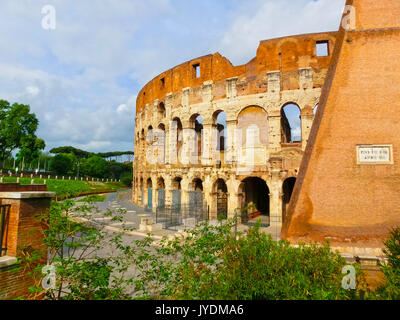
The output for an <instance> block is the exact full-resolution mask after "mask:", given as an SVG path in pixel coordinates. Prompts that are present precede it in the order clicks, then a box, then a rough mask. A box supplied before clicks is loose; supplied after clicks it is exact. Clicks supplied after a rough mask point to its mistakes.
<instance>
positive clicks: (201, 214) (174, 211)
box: [156, 203, 209, 230]
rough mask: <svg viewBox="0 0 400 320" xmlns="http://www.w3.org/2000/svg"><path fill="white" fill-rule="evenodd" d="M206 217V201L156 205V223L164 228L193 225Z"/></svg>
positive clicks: (207, 213)
mask: <svg viewBox="0 0 400 320" xmlns="http://www.w3.org/2000/svg"><path fill="white" fill-rule="evenodd" d="M208 219H209V212H208V207H207V204H206V203H203V204H201V205H197V206H192V205H173V206H158V207H157V209H156V223H161V224H162V225H163V228H164V229H171V230H178V229H180V228H190V227H195V226H196V225H197V224H198V223H200V222H202V221H207V220H208Z"/></svg>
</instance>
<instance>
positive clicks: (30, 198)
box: [0, 184, 54, 299]
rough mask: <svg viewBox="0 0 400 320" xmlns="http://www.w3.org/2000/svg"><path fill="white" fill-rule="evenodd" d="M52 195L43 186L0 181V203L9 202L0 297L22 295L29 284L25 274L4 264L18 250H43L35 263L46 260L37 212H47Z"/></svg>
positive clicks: (25, 292)
mask: <svg viewBox="0 0 400 320" xmlns="http://www.w3.org/2000/svg"><path fill="white" fill-rule="evenodd" d="M44 187H45V186H44ZM52 197H54V193H52V192H47V191H45V190H43V186H35V185H28V186H20V185H16V184H0V204H1V205H7V204H9V205H11V208H10V212H9V215H8V218H7V220H6V229H5V236H4V239H3V246H6V247H7V251H6V254H5V256H3V257H1V258H0V299H14V298H17V297H21V296H25V295H26V294H27V293H28V288H29V286H31V285H33V279H32V278H31V277H30V276H29V275H27V274H24V273H23V272H12V269H13V268H14V267H15V265H7V263H6V262H7V261H8V262H10V261H13V260H15V257H19V256H20V255H21V253H22V250H26V251H31V250H34V251H36V252H42V253H43V256H42V259H41V260H39V261H38V263H40V264H44V263H46V260H47V256H46V252H47V248H46V246H45V245H44V243H43V238H44V233H43V228H44V226H43V225H42V224H41V223H40V221H39V220H38V218H37V215H38V214H44V213H46V212H47V210H48V208H49V207H50V202H51V199H52ZM13 257H14V259H13Z"/></svg>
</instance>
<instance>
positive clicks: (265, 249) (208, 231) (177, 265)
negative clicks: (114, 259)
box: [135, 223, 355, 300]
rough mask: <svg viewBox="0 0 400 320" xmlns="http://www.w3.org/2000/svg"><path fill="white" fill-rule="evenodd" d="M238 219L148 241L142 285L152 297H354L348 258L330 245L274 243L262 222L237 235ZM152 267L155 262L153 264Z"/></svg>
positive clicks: (139, 285) (142, 259)
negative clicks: (346, 275)
mask: <svg viewBox="0 0 400 320" xmlns="http://www.w3.org/2000/svg"><path fill="white" fill-rule="evenodd" d="M232 226H233V225H232V224H230V223H228V224H224V225H219V226H209V225H204V226H203V228H202V229H201V230H200V231H193V232H190V233H191V235H190V237H188V238H186V239H185V240H183V241H174V242H168V241H164V242H163V243H162V245H161V247H160V248H155V249H154V251H155V253H152V252H154V251H152V250H150V249H148V248H147V247H146V245H145V244H144V245H143V247H142V250H141V252H140V254H139V255H138V256H137V259H136V261H135V264H136V265H137V267H138V269H139V270H141V271H142V274H141V277H140V280H138V281H136V290H138V291H140V292H141V297H142V298H146V297H147V298H151V299H154V298H156V299H171V298H172V299H190V300H191V299H199V300H221V299H222V300H225V299H228V300H236V299H267V300H275V299H298V300H303V299H304V300H308V299H350V298H354V297H355V294H354V293H352V292H349V291H346V290H344V289H343V288H342V285H341V282H342V279H343V274H342V273H341V271H342V268H343V266H344V265H345V260H344V259H343V258H342V257H341V256H340V255H339V254H336V253H333V252H332V251H331V250H330V248H329V246H328V245H326V246H324V247H319V246H317V245H311V246H306V245H300V246H299V247H297V248H296V247H292V246H290V244H289V243H288V242H285V241H279V242H274V241H272V239H271V238H270V236H267V235H266V234H264V233H262V232H260V230H259V227H255V228H251V229H250V230H249V232H248V233H246V234H239V236H238V238H236V237H235V236H234V234H233V232H232V231H231V230H232ZM150 266H151V267H150Z"/></svg>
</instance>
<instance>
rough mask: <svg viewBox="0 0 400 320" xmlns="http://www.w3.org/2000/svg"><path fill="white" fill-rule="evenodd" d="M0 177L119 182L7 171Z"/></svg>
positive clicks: (1, 172)
mask: <svg viewBox="0 0 400 320" xmlns="http://www.w3.org/2000/svg"><path fill="white" fill-rule="evenodd" d="M0 176H3V177H15V178H30V179H43V180H78V181H95V182H120V181H121V180H120V179H111V178H93V177H76V176H62V175H55V174H51V173H40V172H39V173H32V172H27V171H23V172H19V173H15V172H10V171H9V170H5V169H0Z"/></svg>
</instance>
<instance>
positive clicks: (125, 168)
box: [107, 161, 132, 186]
mask: <svg viewBox="0 0 400 320" xmlns="http://www.w3.org/2000/svg"><path fill="white" fill-rule="evenodd" d="M129 173H130V174H131V175H132V164H125V163H119V162H116V161H109V162H108V173H107V176H108V178H111V179H122V176H124V175H127V174H129ZM128 186H129V185H128Z"/></svg>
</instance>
